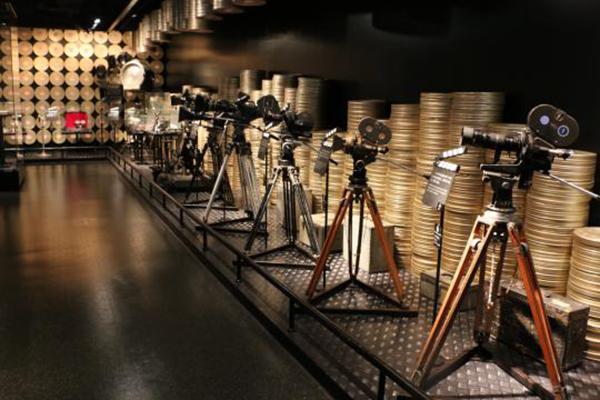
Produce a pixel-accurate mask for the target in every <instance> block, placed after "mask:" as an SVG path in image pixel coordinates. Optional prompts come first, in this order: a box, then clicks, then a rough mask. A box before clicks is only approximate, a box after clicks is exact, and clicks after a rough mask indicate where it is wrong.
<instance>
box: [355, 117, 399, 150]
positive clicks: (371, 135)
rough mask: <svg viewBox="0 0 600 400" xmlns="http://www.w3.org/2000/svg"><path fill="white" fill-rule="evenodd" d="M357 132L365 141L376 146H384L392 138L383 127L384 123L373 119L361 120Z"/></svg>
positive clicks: (386, 128)
mask: <svg viewBox="0 0 600 400" xmlns="http://www.w3.org/2000/svg"><path fill="white" fill-rule="evenodd" d="M358 131H359V132H360V133H361V135H362V136H363V139H365V140H366V141H368V142H370V143H373V144H376V145H385V144H388V143H389V142H390V139H391V138H392V131H391V130H390V128H388V127H387V126H386V125H385V122H384V121H377V120H376V119H374V118H370V117H366V118H363V119H362V120H361V121H360V123H359V124H358Z"/></svg>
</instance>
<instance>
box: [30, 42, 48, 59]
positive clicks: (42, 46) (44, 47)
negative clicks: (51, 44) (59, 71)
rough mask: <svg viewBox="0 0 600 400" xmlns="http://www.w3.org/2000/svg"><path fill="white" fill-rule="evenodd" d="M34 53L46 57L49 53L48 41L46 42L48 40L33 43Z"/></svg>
mask: <svg viewBox="0 0 600 400" xmlns="http://www.w3.org/2000/svg"><path fill="white" fill-rule="evenodd" d="M33 53H34V54H35V55H36V56H43V57H45V56H46V55H48V43H46V42H36V43H35V44H34V45H33Z"/></svg>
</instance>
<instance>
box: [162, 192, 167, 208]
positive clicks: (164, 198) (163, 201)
mask: <svg viewBox="0 0 600 400" xmlns="http://www.w3.org/2000/svg"><path fill="white" fill-rule="evenodd" d="M162 206H163V208H164V209H166V208H167V198H166V197H165V194H164V192H163V195H162Z"/></svg>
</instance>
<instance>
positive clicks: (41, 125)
mask: <svg viewBox="0 0 600 400" xmlns="http://www.w3.org/2000/svg"><path fill="white" fill-rule="evenodd" d="M35 126H37V127H38V129H49V128H50V126H52V122H51V121H48V120H47V119H45V118H39V116H38V118H37V119H36V121H35Z"/></svg>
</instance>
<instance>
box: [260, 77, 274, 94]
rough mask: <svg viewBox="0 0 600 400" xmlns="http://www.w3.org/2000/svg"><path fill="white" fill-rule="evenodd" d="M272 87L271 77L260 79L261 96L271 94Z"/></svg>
mask: <svg viewBox="0 0 600 400" xmlns="http://www.w3.org/2000/svg"><path fill="white" fill-rule="evenodd" d="M272 87H273V81H272V80H271V79H263V80H262V81H261V85H260V89H261V97H262V96H268V95H270V94H271V88H272Z"/></svg>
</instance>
